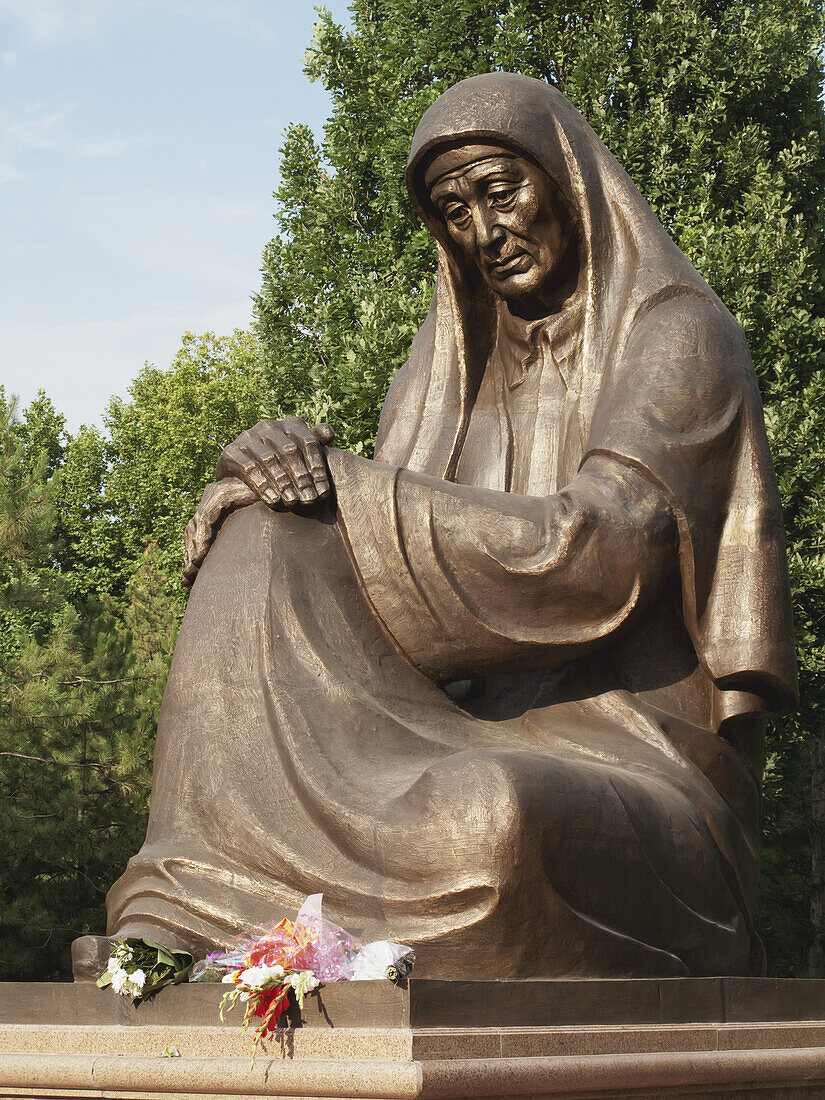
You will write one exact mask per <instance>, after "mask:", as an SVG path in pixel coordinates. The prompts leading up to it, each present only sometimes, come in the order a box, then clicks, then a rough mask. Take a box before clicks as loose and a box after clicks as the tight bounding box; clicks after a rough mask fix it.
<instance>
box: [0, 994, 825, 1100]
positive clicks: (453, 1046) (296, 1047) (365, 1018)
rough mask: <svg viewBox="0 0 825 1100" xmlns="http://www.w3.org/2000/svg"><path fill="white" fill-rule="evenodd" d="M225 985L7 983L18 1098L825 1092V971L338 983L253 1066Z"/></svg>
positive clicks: (2, 1074) (4, 999)
mask: <svg viewBox="0 0 825 1100" xmlns="http://www.w3.org/2000/svg"><path fill="white" fill-rule="evenodd" d="M223 992H225V988H224V989H221V988H220V987H219V986H198V985H194V986H181V987H178V988H174V989H165V990H163V991H161V993H160V994H159V995H158V996H157V998H155V1000H154V1001H153V1002H149V1003H147V1004H144V1005H140V1006H137V1007H133V1006H132V1005H131V1004H130V1003H129V1002H128V1001H127V1000H126V999H125V998H120V997H118V996H117V995H116V994H114V993H113V992H112V991H111V990H98V989H97V988H96V987H95V986H93V985H89V984H86V983H82V984H81V983H78V984H75V985H51V984H48V983H44V984H38V985H23V984H14V983H6V984H2V983H0V1098H7V1097H17V1098H20V1097H32V1098H33V1097H53V1098H68V1097H77V1098H87V1097H93V1096H94V1097H120V1098H123V1100H137V1098H142V1100H151V1098H160V1097H166V1098H167V1100H172V1098H175V1097H184V1096H188V1097H207V1096H209V1097H233V1098H237V1097H252V1096H256V1097H257V1096H280V1097H298V1096H301V1097H351V1098H356V1097H357V1098H361V1097H365V1098H366V1097H371V1098H375V1100H380V1098H386V1100H390V1098H393V1100H394V1098H401V1097H411V1098H412V1097H421V1098H425V1097H432V1098H437V1097H445V1098H446V1097H500V1096H519V1097H533V1098H538V1097H554V1098H564V1097H579V1098H583V1097H588V1098H596V1097H602V1098H606V1097H654V1096H655V1097H658V1096H662V1097H677V1096H692V1097H697V1096H703V1097H704V1096H707V1097H716V1098H724V1097H745V1096H747V1097H759V1098H762V1100H768V1098H774V1097H789V1098H793V1097H803V1096H804V1097H808V1098H810V1097H817V1096H818V1097H825V982H822V981H802V980H781V981H774V980H769V979H666V980H660V981H657V980H639V981H584V982H582V981H567V982H565V981H558V982H544V981H541V982H435V981H425V980H420V979H418V980H416V979H413V980H411V981H410V983H409V986H408V988H406V989H399V988H396V987H393V986H392V985H390V984H389V983H387V982H363V983H360V982H359V983H352V984H349V985H346V984H341V985H329V986H326V987H324V988H323V989H322V990H321V991H320V994H319V995H318V996H315V997H310V998H308V999H307V1001H306V1003H305V1006H304V1011H303V1014H302V1019H295V1018H293V1020H292V1023H293V1025H296V1026H292V1027H289V1028H285V1029H283V1031H281V1032H279V1033H278V1034H277V1035H276V1036H273V1037H272V1038H271V1039H269V1040H267V1041H266V1043H265V1044H264V1045H262V1047H261V1049H260V1051H259V1053H258V1056H257V1059H256V1062H255V1067H254V1069H252V1070H251V1069H250V1055H251V1039H250V1038H248V1037H244V1036H242V1035H241V1034H240V1028H239V1021H240V1008H238V1009H236V1010H235V1012H234V1013H232V1014H230V1015H229V1017H228V1019H227V1021H226V1023H225V1024H224V1025H221V1024H220V1021H219V1020H218V1015H217V1004H218V1001H219V1000H220V997H221V995H222V994H223ZM169 1048H174V1050H175V1051H177V1052H178V1054H179V1056H175V1057H168V1056H167V1057H163V1056H162V1055H163V1052H164V1051H165V1050H167V1051H168V1050H169Z"/></svg>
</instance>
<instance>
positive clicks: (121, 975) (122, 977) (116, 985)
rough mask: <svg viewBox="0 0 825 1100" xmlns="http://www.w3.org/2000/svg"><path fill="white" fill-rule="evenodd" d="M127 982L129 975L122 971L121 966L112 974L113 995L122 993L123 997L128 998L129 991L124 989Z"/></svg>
mask: <svg viewBox="0 0 825 1100" xmlns="http://www.w3.org/2000/svg"><path fill="white" fill-rule="evenodd" d="M128 981H129V975H128V974H127V973H126V971H125V970H124V969H123V967H122V966H119V967H117V968H116V969H115V970H114V971H113V973H112V989H113V990H114V991H115V993H122V994H123V996H124V997H126V996H128V994H129V990H128V989H124V986H125V985H126V983H127V982H128Z"/></svg>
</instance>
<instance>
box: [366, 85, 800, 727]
mask: <svg viewBox="0 0 825 1100" xmlns="http://www.w3.org/2000/svg"><path fill="white" fill-rule="evenodd" d="M462 142H484V143H485V144H499V145H501V146H503V147H505V148H506V149H508V150H510V151H512V152H515V153H517V154H519V155H522V156H525V157H527V158H528V159H530V160H532V161H534V162H535V163H537V164H538V165H539V166H540V167H541V168H543V169H544V171H545V172H546V173H547V174H548V176H549V177H550V179H551V180H552V181H553V183H554V184H555V186H556V187H557V188H558V190H559V191H560V193H561V195H562V197H563V199H564V200H565V203H566V205H567V206H568V208H569V210H570V212H571V216H572V217H573V218H574V221H575V223H576V226H577V228H578V233H579V259H580V269H581V275H580V279H579V289H578V294H577V297H579V298H582V297H583V299H584V302H583V310H582V312H581V316H582V318H583V319H582V321H581V328H582V331H581V346H580V352H579V357H580V365H579V370H578V372H577V380H576V385H577V394H576V398H577V418H578V437H579V446H578V453H577V454H576V455H575V458H576V459H577V460H578V466H579V467H580V466H581V465H582V464H583V463H584V462H585V461H586V460H587V458H588V457H589V456H590V455H594V454H602V455H608V456H611V457H613V458H614V459H616V460H617V461H619V462H621V463H624V464H625V465H627V466H630V467H632V468H634V469H636V470H638V471H640V472H641V473H643V474H644V476H646V477H647V478H648V479H649V480H650V481H651V482H652V483H653V484H654V485H655V486H657V487H658V488H659V489H660V490H661V491H662V493H663V494H664V495H665V496H666V497H667V500H668V502H669V504H670V506H671V508H672V511H673V513H674V515H675V517H676V520H677V523H678V527H679V566H680V572H681V580H682V603H683V613H684V618H685V625H686V627H687V630H688V632H689V634H690V637H691V640H692V642H693V645H694V648H695V650H696V653H697V656H698V658H699V661H700V663H701V664H702V665H703V667H704V668H705V670H706V672H707V673H708V676H709V678H710V681H711V683H712V685H713V704H712V715H713V723H714V726H715V727H716V728H719V727H720V726H721V724H722V723H723V722H724V721H725V720H726V719H729V718H733V717H736V716H737V715H740V714H748V713H757V712H760V711H764V710H766V709H778V708H780V707H783V706H788V705H792V703H793V701H794V699H795V695H796V667H795V658H794V652H793V644H792V637H793V635H792V625H791V613H790V598H789V590H788V581H787V567H786V558H785V545H784V532H783V525H782V516H781V509H780V505H779V496H778V491H777V487H776V481H775V477H774V473H773V468H772V465H771V460H770V454H769V450H768V444H767V438H766V434H765V428H764V422H763V417H762V410H761V403H760V399H759V392H758V388H757V384H756V378H755V375H754V371H753V366H752V364H751V360H750V356H749V354H748V350H747V346H746V344H745V340H744V336H743V334H742V331H741V329H740V328H739V326H738V324H737V323H736V321H735V320H734V318H733V317H732V316H731V315H730V313H729V312H728V311H727V310H726V309H725V307H724V306H723V305H722V303H721V302H720V301H719V299H718V298H717V297H716V295H715V294H714V293H713V291H711V289H710V288H709V287H708V285H707V284H706V283H705V281H704V280H703V279H702V278H701V276H700V275H699V274H698V273H697V272H696V271H695V270H694V268H693V267H692V266H691V264H690V263H689V261H688V260H687V259H686V258H685V257H684V256H683V255H682V253H681V252H680V251H679V249H678V248H677V247H676V245H675V244H674V243H673V241H672V240H671V239H670V238H669V236H668V235H667V233H666V232H665V230H664V228H663V227H662V225H661V224H660V222H659V221H658V219H657V218H656V217H655V215H654V214H653V212H652V211H651V210H650V208H649V206H648V205H647V203H646V202H645V200H644V199H643V198H642V196H641V195H640V193H639V191H638V190H637V189H636V187H635V186H634V184H633V183H632V181H631V180H630V178H629V176H628V175H627V173H626V172H625V171H624V170H623V169H622V168H621V167H620V165H619V164H618V163H617V161H616V160H615V158H614V157H613V156H612V155H611V153H610V152H609V151H608V150H607V148H606V147H605V146H604V145H603V144H602V142H601V141H600V140H599V138H598V137H597V136H596V134H595V133H594V131H593V130H592V129H591V127H590V126H589V125H588V123H587V122H586V121H585V120H584V118H583V117H582V115H581V114H580V113H579V112H578V111H577V110H576V109H575V108H574V107H573V106H572V104H571V103H570V102H569V101H568V100H567V99H566V98H565V97H564V96H563V95H561V93H559V92H558V91H556V90H555V89H554V88H551V87H550V86H548V85H547V84H544V83H542V82H541V81H538V80H534V79H532V78H529V77H524V76H518V75H515V74H512V73H491V74H487V75H484V76H477V77H471V78H470V79H468V80H464V81H462V82H461V83H459V84H457V85H455V86H454V87H452V88H450V89H449V90H448V91H446V92H445V93H444V94H443V95H442V96H440V97H439V99H437V100H436V102H435V103H434V104H433V105H432V106H431V107H430V108H429V110H428V111H427V112H426V113H425V115H424V116H423V118H422V119H421V122H420V123H419V126H418V128H417V130H416V132H415V135H414V137H413V143H412V150H411V153H410V158H409V162H408V165H407V172H406V179H407V185H408V188H409V191H410V195H411V197H412V200H413V203H414V204H415V206H416V208H417V210H418V211H419V213H420V215H421V217H422V218H423V220H424V222H425V224H426V225H427V227H428V229H429V230H430V232H431V233H432V235H433V237H434V238H435V240H436V242H437V252H438V275H437V282H436V289H435V293H434V295H433V300H432V304H431V306H430V310H429V313H428V316H427V318H426V320H425V322H424V324H423V326H422V328H421V330H420V332H419V333H418V336H417V337H416V340H415V341H414V343H413V347H412V350H411V354H410V359H409V361H408V362H407V364H406V365H405V366H404V367H403V368H402V369H401V370H400V371H399V373H398V375H397V376H396V378H395V380H394V381H393V384H392V387H391V389H390V393H389V395H388V399H387V402H386V404H385V406H384V411H383V414H382V419H381V426H380V428H379V434H378V441H377V447H376V459H377V460H379V461H381V462H386V463H390V464H392V465H396V466H402V467H406V468H407V469H410V470H413V471H417V472H421V473H425V474H429V475H432V476H435V477H438V478H443V479H446V480H455V477H456V469H457V465H458V459H459V457H460V454H461V448H462V443H463V440H464V438H465V435H466V431H467V426H468V422H469V417H470V414H471V412H472V407H473V401H474V397H475V394H476V393H477V391H478V386H479V383H480V379H481V376H482V374H483V372H484V368H485V365H486V363H487V360H488V357H489V354H490V351H491V347H492V343H493V341H494V339H495V333H496V325H495V311H496V302H495V299H494V297H493V295H492V292H491V291H490V290H489V289H488V288H487V287H486V285H485V284H484V283H483V282H482V281H481V279H480V277H479V276H478V272H477V271H476V270H475V268H474V267H473V266H472V265H470V264H468V262H467V261H466V260H465V259H464V257H463V256H462V255H461V253H460V250H459V249H458V248H457V246H456V245H455V244H454V243H453V242H452V241H451V239H450V237H449V234H448V232H447V229H446V226H445V224H444V221H443V219H442V217H441V216H440V214H439V212H438V211H437V210H436V208H435V207H434V206H433V204H432V203H431V201H430V198H429V194H428V191H427V188H426V186H425V183H424V177H425V173H426V169H427V166H428V164H429V163H431V161H432V159H433V157H434V156H436V155H437V154H438V153H439V152H441V151H443V150H444V148H445V147H447V146H449V145H454V144H456V143H462ZM579 308H580V309H581V301H579ZM541 416H542V410H541V409H539V413H538V417H537V421H536V426H535V438H536V439H539V438H540V436H541V431H542V425H541ZM537 453H538V452H537ZM568 473H569V476H571V477H572V476H573V475H574V474H575V473H576V468H575V467H574V468H573V469H571V470H570V471H568ZM548 483H549V478H548Z"/></svg>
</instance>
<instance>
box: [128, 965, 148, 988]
mask: <svg viewBox="0 0 825 1100" xmlns="http://www.w3.org/2000/svg"><path fill="white" fill-rule="evenodd" d="M129 983H130V985H132V986H134V988H135V989H136V990H137V991H138V992H140V991H141V990H142V989H143V987H144V986H145V985H146V975H145V974H144V973H143V971H142V970H135V971H134V973H133V974H130V976H129Z"/></svg>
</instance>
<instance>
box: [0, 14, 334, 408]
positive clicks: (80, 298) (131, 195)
mask: <svg viewBox="0 0 825 1100" xmlns="http://www.w3.org/2000/svg"><path fill="white" fill-rule="evenodd" d="M347 3H348V0H327V3H326V5H325V6H326V7H327V8H328V9H329V10H330V11H332V13H333V15H334V16H335V17H336V18H337V19H338V20H339V21H346V19H347ZM314 20H315V12H314V6H313V4H312V3H304V2H302V0H0V383H2V384H3V385H5V387H6V389H7V390H11V391H12V392H15V393H18V394H19V395H20V397H21V399H22V400H23V402H24V403H25V402H26V401H28V400H29V399H30V398H31V397H32V396H33V395H34V393H35V392H36V391H37V389H38V388H39V387H43V388H44V389H45V390H46V391H47V393H48V394H49V395H50V396H51V397H52V399H53V400H54V402H55V404H56V405H57V407H58V408H59V409H60V410H61V411H62V412H63V413H64V414H65V415H66V416H67V417H68V419H69V422H70V426H72V427H77V425H78V424H80V423H81V422H83V421H86V422H90V421H98V420H99V418H100V414H101V412H102V411H103V409H104V407H105V405H106V403H107V401H108V399H109V397H110V395H112V394H113V393H120V394H123V393H125V390H126V387H127V385H128V383H129V381H130V380H131V379H132V378H133V377H134V376H135V374H137V372H138V370H139V369H140V368H141V366H142V365H143V363H144V361H145V360H149V361H150V362H153V363H155V364H157V365H158V366H167V365H168V364H169V361H170V359H171V357H172V355H173V354H174V352H175V350H176V348H177V346H178V344H179V338H180V335H181V333H182V332H183V331H184V330H185V329H191V330H194V331H196V332H198V331H204V330H206V329H210V330H214V331H216V332H221V333H225V332H229V331H231V329H232V328H233V327H235V326H245V325H247V324H248V323H249V320H250V317H251V307H250V301H249V298H250V295H251V294H253V293H254V292H255V291H256V290H257V289H258V284H259V274H258V272H259V267H260V258H261V252H262V250H263V247H264V245H265V243H266V241H267V240H268V239H269V238H270V237H271V236H272V234H273V231H274V223H273V221H272V213H273V210H274V202H273V199H272V191H273V189H274V188H275V187H276V186H277V179H278V176H277V163H278V162H277V148H278V146H279V145H280V144H281V140H282V134H283V131H284V129H285V127H286V126H287V125H288V124H289V123H291V122H308V123H309V124H310V125H312V126H313V127H314V128H315V129H316V131H318V132H320V130H321V127H322V125H323V121H324V118H325V117H326V114H327V111H328V98H327V96H326V93H325V92H324V90H323V89H322V88H321V87H320V86H319V85H313V84H310V83H309V81H308V80H307V79H306V77H305V76H304V75H303V73H302V71H301V65H302V58H303V54H304V51H305V49H306V46H307V43H308V42H309V40H310V37H311V30H312V24H313V22H314Z"/></svg>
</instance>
